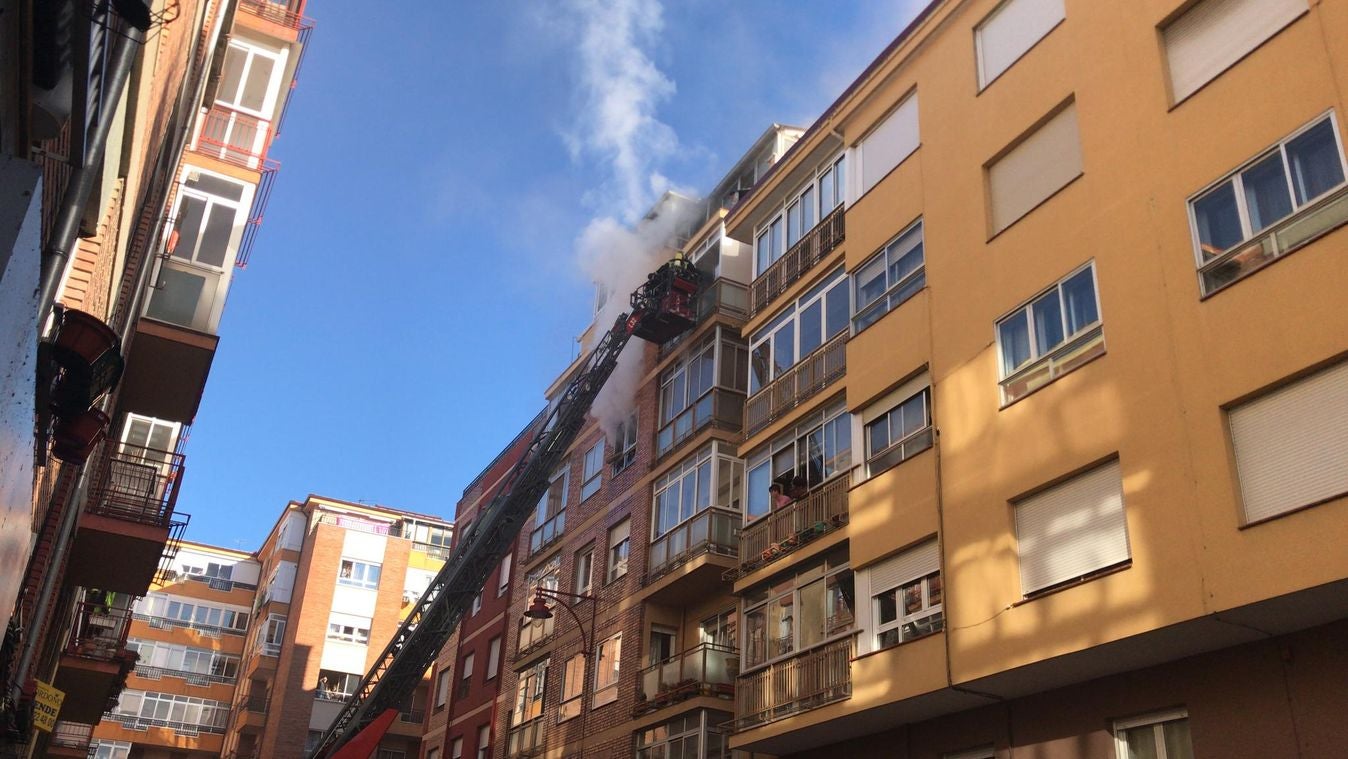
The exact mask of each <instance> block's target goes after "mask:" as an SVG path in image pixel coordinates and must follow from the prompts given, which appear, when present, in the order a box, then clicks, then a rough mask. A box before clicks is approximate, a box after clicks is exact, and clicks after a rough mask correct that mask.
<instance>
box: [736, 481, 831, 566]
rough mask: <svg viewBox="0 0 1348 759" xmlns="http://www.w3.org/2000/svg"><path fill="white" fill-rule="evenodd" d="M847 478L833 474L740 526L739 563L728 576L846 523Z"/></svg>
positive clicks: (787, 551)
mask: <svg viewBox="0 0 1348 759" xmlns="http://www.w3.org/2000/svg"><path fill="white" fill-rule="evenodd" d="M849 481H850V480H849V478H848V477H847V476H846V475H843V476H839V477H835V478H833V479H832V480H829V481H828V482H825V483H824V484H823V485H821V486H819V487H818V488H816V489H814V490H812V491H810V492H809V493H807V494H805V495H804V496H802V497H801V498H798V499H796V500H795V501H792V502H791V503H789V504H787V505H785V506H783V507H782V508H780V509H775V510H773V511H772V512H771V513H769V514H768V515H766V516H764V517H762V518H760V519H758V520H757V521H755V522H753V523H751V524H747V525H745V526H744V527H742V528H740V565H739V567H738V568H737V569H733V570H730V571H729V572H727V575H728V577H729V578H730V579H735V578H736V577H742V576H744V575H746V574H748V573H749V572H752V571H753V570H755V569H758V568H759V567H761V566H764V565H766V564H770V563H772V562H774V561H776V560H777V559H779V558H781V557H782V556H785V555H786V554H788V553H791V552H792V551H795V550H796V549H798V548H800V547H801V546H803V545H805V544H807V543H809V542H810V541H812V540H814V539H815V538H817V537H820V536H821V535H826V534H828V533H829V532H832V531H833V530H836V529H838V528H840V527H842V526H843V525H845V524H847V520H848V512H847V500H848V483H849Z"/></svg>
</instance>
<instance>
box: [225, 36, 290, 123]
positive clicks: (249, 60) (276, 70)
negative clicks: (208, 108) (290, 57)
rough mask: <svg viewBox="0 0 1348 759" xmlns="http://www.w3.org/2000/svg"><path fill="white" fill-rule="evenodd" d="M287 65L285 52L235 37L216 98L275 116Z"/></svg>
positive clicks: (268, 117) (251, 111)
mask: <svg viewBox="0 0 1348 759" xmlns="http://www.w3.org/2000/svg"><path fill="white" fill-rule="evenodd" d="M284 69H285V53H284V52H283V51H281V50H277V49H266V48H264V47H263V46H262V45H261V43H255V42H244V41H242V40H241V39H239V38H237V37H236V38H234V39H231V40H230V42H229V47H228V48H227V49H226V50H225V63H224V66H222V67H221V70H220V85H219V89H218V90H217V91H216V96H215V99H216V102H218V103H220V104H221V105H225V106H229V107H230V108H233V109H235V110H238V111H246V112H248V113H251V114H253V115H254V116H259V117H261V118H264V119H270V118H271V111H272V109H274V108H275V107H276V97H277V94H278V92H279V91H280V81H279V79H280V76H281V74H282V72H283V70H284Z"/></svg>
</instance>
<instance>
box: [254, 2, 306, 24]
mask: <svg viewBox="0 0 1348 759" xmlns="http://www.w3.org/2000/svg"><path fill="white" fill-rule="evenodd" d="M239 10H240V11H242V12H244V13H247V14H248V15H250V16H256V17H258V18H260V19H264V20H266V21H270V22H272V23H273V24H280V25H281V26H284V27H287V28H290V29H299V28H300V26H301V25H302V24H303V22H304V15H303V13H302V12H301V11H300V9H299V8H298V7H292V6H291V5H288V4H286V3H273V2H268V0H240V2H239Z"/></svg>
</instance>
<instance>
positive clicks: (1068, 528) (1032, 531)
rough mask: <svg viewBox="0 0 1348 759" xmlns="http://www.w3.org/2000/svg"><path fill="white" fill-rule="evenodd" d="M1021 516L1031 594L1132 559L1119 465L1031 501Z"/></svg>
mask: <svg viewBox="0 0 1348 759" xmlns="http://www.w3.org/2000/svg"><path fill="white" fill-rule="evenodd" d="M1015 512H1016V540H1017V541H1018V543H1019V547H1020V582H1021V588H1022V590H1023V592H1024V593H1025V594H1026V595H1029V594H1031V593H1034V592H1035V591H1038V590H1043V589H1044V588H1047V587H1050V586H1053V585H1057V584H1058V583H1060V582H1066V581H1068V580H1073V579H1076V578H1078V577H1083V576H1085V575H1088V574H1090V573H1092V572H1095V571H1098V570H1101V569H1105V568H1106V567H1110V566H1113V565H1115V564H1119V563H1121V562H1124V561H1127V560H1128V559H1129V557H1130V554H1129V552H1128V526H1127V524H1126V522H1125V519H1124V514H1123V482H1122V478H1121V474H1120V470H1119V462H1118V461H1117V460H1115V461H1111V462H1109V463H1108V464H1104V465H1103V466H1099V467H1096V468H1095V469H1092V470H1090V471H1089V472H1086V473H1084V474H1081V475H1078V476H1076V477H1073V478H1072V479H1070V480H1068V481H1066V482H1064V483H1062V484H1060V485H1055V486H1054V487H1052V488H1049V489H1048V490H1045V491H1043V492H1042V493H1038V494H1036V495H1033V496H1030V497H1029V498H1026V499H1025V500H1023V501H1021V502H1019V503H1017V504H1016V506H1015Z"/></svg>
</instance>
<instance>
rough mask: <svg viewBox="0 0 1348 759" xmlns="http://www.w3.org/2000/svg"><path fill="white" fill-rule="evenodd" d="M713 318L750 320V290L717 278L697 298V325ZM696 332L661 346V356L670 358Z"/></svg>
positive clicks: (691, 331)
mask: <svg viewBox="0 0 1348 759" xmlns="http://www.w3.org/2000/svg"><path fill="white" fill-rule="evenodd" d="M712 316H722V317H725V318H727V319H735V320H737V321H743V320H745V319H747V318H749V288H748V287H747V286H745V285H744V284H743V283H741V282H736V281H735V280H733V279H726V278H725V277H717V278H716V279H714V280H712V282H711V284H709V285H707V287H706V288H704V289H703V290H702V292H701V293H700V294H699V295H698V296H697V323H698V324H701V323H703V322H705V321H706V320H707V319H710V318H711V317H712ZM694 331H695V330H690V331H688V332H685V333H683V334H682V335H679V336H678V337H676V338H674V339H672V340H670V341H668V342H665V343H662V344H661V345H660V355H661V356H668V355H670V354H672V353H673V352H674V351H676V350H678V348H679V346H681V345H682V344H683V343H684V341H685V340H686V339H687V337H688V336H689V335H691V334H693V332H694Z"/></svg>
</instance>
